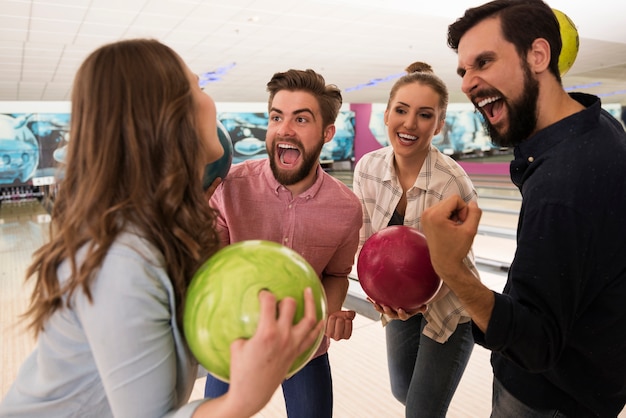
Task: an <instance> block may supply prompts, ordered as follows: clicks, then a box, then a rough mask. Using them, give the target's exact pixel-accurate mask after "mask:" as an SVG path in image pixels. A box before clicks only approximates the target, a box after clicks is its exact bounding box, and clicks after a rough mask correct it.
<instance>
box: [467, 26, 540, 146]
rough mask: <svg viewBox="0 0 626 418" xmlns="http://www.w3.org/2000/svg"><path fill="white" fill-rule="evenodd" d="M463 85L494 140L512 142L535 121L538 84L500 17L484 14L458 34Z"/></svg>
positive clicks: (503, 143)
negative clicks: (465, 30) (503, 31)
mask: <svg viewBox="0 0 626 418" xmlns="http://www.w3.org/2000/svg"><path fill="white" fill-rule="evenodd" d="M458 62H459V65H458V70H457V72H458V73H459V75H460V76H461V77H462V78H463V82H462V85H461V89H462V90H463V92H464V93H465V94H466V95H467V97H468V98H469V99H470V100H471V101H472V103H473V104H474V106H476V108H477V109H478V110H479V111H480V112H481V113H482V115H483V116H484V119H485V125H486V127H487V130H488V131H489V134H490V136H491V139H492V141H493V142H494V143H495V144H496V145H499V146H507V147H508V146H515V145H517V144H519V143H520V142H522V141H523V140H525V139H526V138H528V137H529V136H530V135H531V134H532V132H533V131H534V130H535V127H536V125H537V98H538V96H539V84H538V82H537V80H536V79H535V78H534V75H533V73H532V71H531V70H530V67H529V65H528V63H527V62H526V61H525V60H523V59H521V58H520V56H519V54H518V52H517V50H516V49H515V46H514V45H513V44H512V43H510V42H508V41H506V40H505V39H504V38H503V36H502V31H501V28H500V20H499V19H498V18H487V19H485V20H483V21H481V22H479V23H478V24H476V25H475V26H474V27H472V28H471V29H470V30H468V31H467V32H466V33H465V35H463V37H462V38H461V40H460V42H459V48H458Z"/></svg>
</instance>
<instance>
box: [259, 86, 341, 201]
mask: <svg viewBox="0 0 626 418" xmlns="http://www.w3.org/2000/svg"><path fill="white" fill-rule="evenodd" d="M334 133H335V127H334V125H329V126H328V127H326V128H324V127H323V122H322V115H321V113H320V108H319V103H318V102H317V100H316V98H315V96H313V95H312V94H310V93H308V92H305V91H289V90H281V91H279V92H277V93H276V95H275V96H274V99H273V101H272V103H271V105H270V109H269V122H268V126H267V136H266V139H265V144H266V147H267V153H268V155H269V160H270V166H271V168H272V172H273V173H274V177H276V180H278V182H279V183H281V184H283V185H285V186H299V187H298V188H299V189H301V190H300V191H302V190H305V189H306V188H308V187H309V186H310V185H311V184H313V182H314V181H315V173H316V170H317V166H318V164H319V157H320V153H321V151H322V147H323V146H324V143H326V142H328V141H330V140H331V139H332V137H333V135H334ZM300 186H301V187H300ZM292 191H293V190H292Z"/></svg>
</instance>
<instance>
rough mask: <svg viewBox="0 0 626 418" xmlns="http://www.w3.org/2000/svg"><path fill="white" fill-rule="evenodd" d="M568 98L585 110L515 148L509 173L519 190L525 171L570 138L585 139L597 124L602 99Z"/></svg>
mask: <svg viewBox="0 0 626 418" xmlns="http://www.w3.org/2000/svg"><path fill="white" fill-rule="evenodd" d="M569 95H570V96H571V97H572V98H573V99H574V100H576V101H577V102H579V103H580V104H582V105H583V106H585V109H583V110H582V111H580V112H577V113H575V114H573V115H570V116H568V117H566V118H565V119H561V120H560V121H558V122H556V123H554V124H552V125H550V126H548V127H546V128H544V129H542V130H540V131H539V132H537V133H535V134H534V135H533V136H531V137H529V138H528V139H526V140H525V141H523V142H522V143H521V144H519V145H518V146H516V147H515V149H514V151H513V152H514V156H515V159H514V160H513V161H512V162H511V166H510V172H511V180H512V181H513V183H514V184H515V185H516V186H518V187H520V186H521V185H522V183H523V177H524V174H525V172H526V169H527V168H528V167H530V166H531V164H533V163H535V162H536V161H537V159H538V158H540V157H541V156H542V155H544V154H545V153H546V152H547V151H548V150H550V149H551V148H552V147H554V146H557V145H558V144H560V143H561V142H563V141H565V140H567V139H568V138H573V137H574V138H575V137H578V136H580V135H582V134H583V133H584V132H585V131H587V130H589V128H590V127H592V126H593V125H594V124H595V123H597V120H598V118H599V116H600V110H601V107H600V99H599V98H598V97H596V96H592V95H589V94H585V93H570V94H569Z"/></svg>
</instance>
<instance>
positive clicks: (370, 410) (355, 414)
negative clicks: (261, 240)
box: [0, 173, 626, 418]
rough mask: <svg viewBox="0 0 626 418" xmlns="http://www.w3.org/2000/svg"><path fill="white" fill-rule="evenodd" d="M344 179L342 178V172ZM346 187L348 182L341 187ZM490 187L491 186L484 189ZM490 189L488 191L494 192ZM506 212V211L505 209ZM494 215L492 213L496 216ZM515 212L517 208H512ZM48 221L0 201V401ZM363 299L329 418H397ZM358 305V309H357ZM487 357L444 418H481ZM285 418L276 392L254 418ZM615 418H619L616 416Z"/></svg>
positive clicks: (485, 246)
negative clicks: (30, 269) (29, 274)
mask: <svg viewBox="0 0 626 418" xmlns="http://www.w3.org/2000/svg"><path fill="white" fill-rule="evenodd" d="M344 174H345V173H344ZM346 182H348V180H346ZM492 186H493V185H492ZM494 187H495V188H494ZM498 187H499V186H498V185H496V186H493V187H492V188H491V189H484V190H483V192H484V194H485V195H486V196H490V195H491V200H489V199H488V198H485V203H484V204H485V206H490V205H491V206H493V209H494V211H492V212H485V214H484V215H483V221H481V228H482V229H483V233H481V234H480V235H479V236H477V240H476V242H475V252H476V257H477V260H479V261H480V264H479V268H480V271H481V278H482V280H483V281H484V282H485V283H487V285H488V286H490V287H491V288H493V289H496V290H500V289H501V288H502V286H503V285H504V281H505V279H506V276H505V275H506V273H505V270H506V265H507V263H509V262H510V259H511V258H512V254H513V253H512V251H513V249H514V239H513V235H511V231H512V230H514V228H515V219H516V217H515V216H511V214H512V213H514V212H515V201H514V200H513V201H511V200H508V199H502V198H501V197H500V198H499V197H498V196H496V195H498V193H500V195H502V193H504V194H506V193H508V191H507V190H508V189H507V190H505V191H504V192H502V190H500V189H498ZM512 207H513V209H511V208H512ZM498 208H499V209H498ZM517 209H519V208H517ZM49 219H50V218H49V216H48V214H47V213H46V211H45V210H44V208H43V207H42V206H41V204H40V203H39V202H38V201H37V200H31V201H25V202H3V203H2V205H0V361H1V364H0V397H3V396H4V394H5V393H6V391H7V390H8V389H9V386H10V385H11V383H12V381H13V379H14V378H15V375H16V373H17V370H18V368H19V366H20V364H21V363H22V361H23V359H24V358H25V357H26V356H27V355H28V354H29V352H30V351H31V350H32V348H33V345H34V342H33V340H32V338H31V337H30V335H29V334H27V333H25V332H24V330H23V329H22V328H21V327H20V324H19V320H18V319H19V318H18V317H19V315H20V313H22V312H23V311H24V310H25V309H26V306H27V300H28V297H29V294H30V290H29V289H30V286H28V285H25V284H24V271H25V268H26V267H27V265H28V264H29V263H30V260H31V255H32V253H33V251H34V250H36V249H37V248H38V247H39V246H40V245H41V244H42V243H43V242H44V240H45V239H46V238H47V236H48V226H49ZM362 298H363V293H362V290H361V289H360V287H359V286H358V283H357V282H356V281H355V280H351V286H350V291H349V297H348V300H347V301H346V307H349V308H351V309H355V310H357V312H360V314H359V315H357V317H356V319H355V321H354V331H353V335H352V338H351V339H350V340H347V341H333V342H332V343H331V347H330V351H329V357H330V362H331V368H332V373H333V389H334V399H335V401H334V411H335V412H334V416H335V417H336V418H369V417H384V418H388V417H398V418H399V417H404V411H403V407H402V405H400V404H399V403H398V402H397V401H396V400H395V399H394V398H393V396H392V395H391V392H390V389H389V377H388V374H387V364H386V351H385V335H384V331H383V328H382V326H381V324H380V322H379V321H377V320H375V319H371V318H372V317H373V315H371V313H372V312H371V310H370V311H368V310H367V306H368V304H367V303H362ZM360 302H361V303H360ZM491 376H492V373H491V366H490V364H489V353H488V351H487V350H485V349H484V348H482V347H480V346H478V345H476V346H475V347H474V350H473V352H472V356H471V359H470V362H469V364H468V366H467V369H466V371H465V374H464V375H463V378H462V380H461V383H460V385H459V388H458V389H457V392H456V394H455V396H454V398H453V400H452V403H451V405H450V408H449V412H448V417H450V418H461V417H463V418H465V417H467V418H479V417H489V413H490V404H491ZM203 388H204V379H199V380H198V381H197V383H196V386H195V388H194V392H193V394H192V399H199V398H201V397H202V393H203ZM280 417H286V413H285V407H284V401H283V398H282V392H281V391H280V389H279V390H278V391H277V392H276V393H275V395H274V397H273V398H272V400H271V401H270V403H269V404H268V405H267V406H266V407H265V408H264V409H263V410H262V411H261V412H259V413H258V414H257V415H255V418H280ZM619 417H620V418H626V411H623V412H622V413H621V414H620V415H619Z"/></svg>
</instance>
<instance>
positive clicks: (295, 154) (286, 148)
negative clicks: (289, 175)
mask: <svg viewBox="0 0 626 418" xmlns="http://www.w3.org/2000/svg"><path fill="white" fill-rule="evenodd" d="M277 150H278V159H279V160H280V163H281V164H282V165H285V166H292V165H294V164H296V163H297V162H298V160H299V159H300V150H299V149H298V148H297V147H296V146H295V145H291V144H285V143H282V144H278V146H277Z"/></svg>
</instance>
